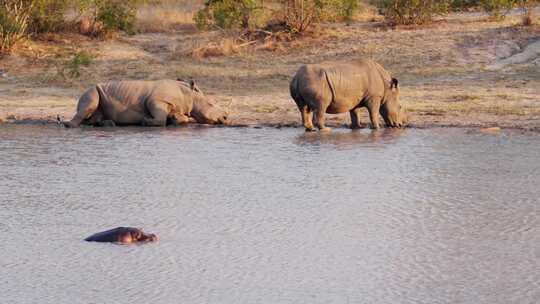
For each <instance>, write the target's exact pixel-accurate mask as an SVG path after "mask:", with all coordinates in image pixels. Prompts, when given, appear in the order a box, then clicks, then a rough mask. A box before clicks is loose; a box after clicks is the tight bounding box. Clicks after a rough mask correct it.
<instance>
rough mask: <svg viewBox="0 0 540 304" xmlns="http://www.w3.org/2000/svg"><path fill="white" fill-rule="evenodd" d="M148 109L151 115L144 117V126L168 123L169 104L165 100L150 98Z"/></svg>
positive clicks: (147, 103)
mask: <svg viewBox="0 0 540 304" xmlns="http://www.w3.org/2000/svg"><path fill="white" fill-rule="evenodd" d="M146 109H147V110H148V112H149V113H150V116H151V117H144V118H143V119H142V125H143V126H151V127H164V126H166V125H167V117H168V116H169V112H170V111H169V104H168V103H166V102H163V101H156V100H148V101H146Z"/></svg>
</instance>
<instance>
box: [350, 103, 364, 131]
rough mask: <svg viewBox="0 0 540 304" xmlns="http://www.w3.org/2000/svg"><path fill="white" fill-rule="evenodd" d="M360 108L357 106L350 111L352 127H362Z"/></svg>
mask: <svg viewBox="0 0 540 304" xmlns="http://www.w3.org/2000/svg"><path fill="white" fill-rule="evenodd" d="M360 111H361V109H360V108H355V109H352V110H350V111H349V114H350V115H351V129H360V128H362V126H360Z"/></svg>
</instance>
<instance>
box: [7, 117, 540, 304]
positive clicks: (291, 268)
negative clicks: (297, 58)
mask: <svg viewBox="0 0 540 304" xmlns="http://www.w3.org/2000/svg"><path fill="white" fill-rule="evenodd" d="M539 144H540V136H539V135H537V134H519V133H508V132H502V133H501V134H499V135H496V136H493V135H483V134H479V133H478V132H475V133H471V134H467V133H466V132H465V131H463V130H452V129H433V130H411V129H409V130H381V131H375V132H372V131H370V130H360V131H344V130H335V131H333V132H332V133H328V134H323V133H304V132H303V130H301V129H282V130H276V129H262V130H255V129H240V128H238V129H226V128H210V129H209V128H121V129H120V128H119V129H93V128H88V129H74V130H66V129H61V128H55V127H31V126H1V127H0V235H1V236H2V241H3V243H2V246H1V247H0V284H1V285H2V292H1V300H0V302H2V303H72V302H73V301H74V300H73V299H77V300H75V301H76V302H78V303H79V302H81V303H132V302H136V303H146V302H152V303H310V304H312V303H536V302H538V299H540V286H539V283H538V282H540V269H539V263H538V261H539V258H540V245H539V244H540V212H539V211H540V210H539V209H540V200H539V197H540V195H539V194H540V191H539V189H538V184H539V181H540V180H539V176H540V165H539V164H540V154H539V153H538V149H536V148H537V147H538V145H539ZM117 226H133V227H143V228H145V229H147V230H148V231H152V232H155V233H156V234H158V235H159V236H160V241H159V242H158V243H156V244H152V245H142V246H115V245H111V244H92V243H87V242H84V241H83V238H84V237H86V236H88V235H89V234H91V233H93V232H95V231H101V230H106V229H109V228H111V227H117ZM119 290H120V291H121V292H118V291H119Z"/></svg>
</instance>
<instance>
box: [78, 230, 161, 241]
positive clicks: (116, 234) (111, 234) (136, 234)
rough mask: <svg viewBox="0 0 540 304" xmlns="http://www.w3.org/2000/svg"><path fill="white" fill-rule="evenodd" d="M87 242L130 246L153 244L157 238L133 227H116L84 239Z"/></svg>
mask: <svg viewBox="0 0 540 304" xmlns="http://www.w3.org/2000/svg"><path fill="white" fill-rule="evenodd" d="M84 240H85V241H87V242H109V243H120V244H132V243H141V242H155V241H157V240H158V237H157V236H156V235H155V234H152V233H149V234H147V233H144V231H142V229H139V228H133V227H117V228H114V229H111V230H107V231H102V232H98V233H96V234H93V235H91V236H89V237H87V238H85V239H84Z"/></svg>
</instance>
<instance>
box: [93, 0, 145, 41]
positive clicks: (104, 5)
mask: <svg viewBox="0 0 540 304" xmlns="http://www.w3.org/2000/svg"><path fill="white" fill-rule="evenodd" d="M137 6H138V3H137V1H125V0H105V1H97V16H96V20H97V21H100V22H102V23H103V28H104V29H105V31H118V30H120V31H125V32H127V33H129V34H133V33H134V32H135V31H134V28H135V17H136V14H137Z"/></svg>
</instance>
